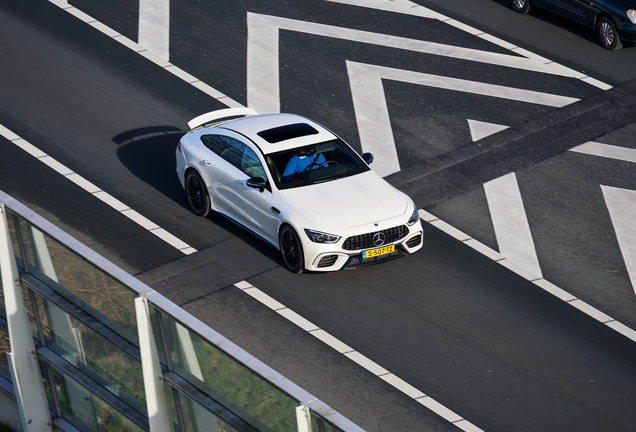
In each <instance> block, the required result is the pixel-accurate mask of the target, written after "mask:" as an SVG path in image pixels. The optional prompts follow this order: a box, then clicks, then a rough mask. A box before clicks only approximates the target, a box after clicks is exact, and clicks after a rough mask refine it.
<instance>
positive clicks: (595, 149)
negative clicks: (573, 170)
mask: <svg viewBox="0 0 636 432" xmlns="http://www.w3.org/2000/svg"><path fill="white" fill-rule="evenodd" d="M570 151H573V152H577V153H584V154H588V155H592V156H600V157H604V158H610V159H618V160H622V161H625V162H632V163H636V150H634V149H631V148H627V147H619V146H615V145H609V144H601V143H597V142H594V141H589V142H586V143H584V144H581V145H579V146H576V147H574V148H571V149H570Z"/></svg>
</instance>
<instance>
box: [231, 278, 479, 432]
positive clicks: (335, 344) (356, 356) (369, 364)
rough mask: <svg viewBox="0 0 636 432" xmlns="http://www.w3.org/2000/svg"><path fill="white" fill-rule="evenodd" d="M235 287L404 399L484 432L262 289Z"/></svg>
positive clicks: (460, 425)
mask: <svg viewBox="0 0 636 432" xmlns="http://www.w3.org/2000/svg"><path fill="white" fill-rule="evenodd" d="M234 286H235V287H237V288H238V289H240V290H241V291H243V292H244V293H246V294H249V295H250V296H251V297H252V298H254V299H255V300H258V301H259V302H260V303H261V304H263V305H264V306H266V307H268V308H270V309H272V310H273V311H275V312H277V313H279V314H280V315H281V316H283V317H285V318H287V319H288V320H289V321H291V322H292V323H294V324H296V325H297V326H299V327H300V328H302V329H303V330H305V331H307V333H309V334H310V335H312V336H314V337H316V338H318V339H320V340H321V341H323V342H324V343H325V344H327V345H329V346H330V347H331V348H333V349H334V350H336V351H338V352H339V353H341V354H343V355H345V356H346V357H348V358H349V359H350V360H352V361H354V362H355V363H357V364H358V365H360V366H361V367H363V368H364V369H366V370H368V371H369V372H371V373H372V374H373V375H375V376H377V377H379V378H381V379H383V380H384V381H386V382H387V383H389V384H390V385H391V386H393V387H394V388H396V389H397V390H399V391H401V392H402V393H404V394H405V395H407V396H409V397H411V398H412V399H414V400H416V401H417V402H419V403H420V404H422V405H423V406H425V407H427V408H428V409H430V410H431V411H433V412H434V413H436V414H438V415H439V416H441V417H442V418H444V419H446V420H447V421H449V422H451V423H453V424H454V425H455V426H457V427H458V428H460V429H462V430H464V431H466V432H483V431H482V430H481V429H479V428H478V427H477V426H475V425H473V424H472V423H470V422H469V421H468V420H466V419H464V418H462V417H461V416H459V415H458V414H456V413H455V412H453V411H451V410H450V409H448V408H446V407H445V406H444V405H442V404H440V403H439V402H437V401H436V400H434V399H433V398H431V397H430V396H427V395H426V394H424V393H423V392H421V391H420V390H418V389H416V388H415V387H413V386H412V385H410V384H409V383H407V382H406V381H404V380H402V379H401V378H399V377H397V376H396V375H394V374H392V373H391V372H389V371H388V370H386V369H385V368H383V367H382V366H380V365H379V364H377V363H375V362H374V361H373V360H371V359H369V358H368V357H366V356H364V355H363V354H360V353H359V352H357V351H355V350H354V349H353V348H351V347H350V346H348V345H347V344H345V343H344V342H342V341H340V340H339V339H337V338H335V337H334V336H332V335H331V334H329V333H327V332H326V331H324V330H322V329H321V328H319V327H318V326H316V325H315V324H313V323H312V322H310V321H308V320H307V319H305V318H303V317H302V316H300V315H298V314H297V313H296V312H294V311H292V310H291V309H289V308H288V307H286V306H284V305H283V304H282V303H280V302H279V301H278V300H275V299H273V298H272V297H271V296H269V295H267V294H266V293H264V292H263V291H261V290H260V289H258V288H256V287H254V286H253V285H252V284H250V283H249V282H247V281H240V282H237V283H235V284H234Z"/></svg>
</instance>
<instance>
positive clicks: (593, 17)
mask: <svg viewBox="0 0 636 432" xmlns="http://www.w3.org/2000/svg"><path fill="white" fill-rule="evenodd" d="M511 1H512V7H513V8H514V10H516V11H517V12H519V13H522V14H525V13H528V12H530V11H532V8H533V7H534V6H536V7H539V8H541V9H545V10H547V11H550V12H552V13H555V14H557V15H560V16H562V17H564V18H567V19H569V20H572V21H574V22H577V23H579V24H583V25H584V26H587V27H590V28H592V29H594V31H595V32H596V37H597V38H598V41H599V43H600V44H601V46H602V47H603V48H606V49H608V50H617V49H619V48H621V47H622V46H623V42H630V43H636V1H635V0H511Z"/></svg>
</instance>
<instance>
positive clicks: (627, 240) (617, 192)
mask: <svg viewBox="0 0 636 432" xmlns="http://www.w3.org/2000/svg"><path fill="white" fill-rule="evenodd" d="M601 190H602V191H603V198H605V204H606V205H607V209H608V210H609V214H610V218H611V219H612V225H613V226H614V231H615V232H616V239H617V240H618V246H619V247H620V249H621V254H622V255H623V261H625V267H626V268H627V274H628V275H629V279H630V281H631V282H632V288H633V289H634V294H636V191H633V190H629V189H621V188H617V187H610V186H604V185H601Z"/></svg>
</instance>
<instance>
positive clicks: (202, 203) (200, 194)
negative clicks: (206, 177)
mask: <svg viewBox="0 0 636 432" xmlns="http://www.w3.org/2000/svg"><path fill="white" fill-rule="evenodd" d="M185 190H186V196H187V198H188V204H190V209H191V210H192V213H194V214H195V215H197V216H200V217H206V216H207V215H208V214H209V213H210V195H208V188H207V186H206V185H205V182H204V181H203V179H202V178H201V176H200V175H199V173H198V172H196V171H195V170H190V171H188V173H187V174H186V178H185Z"/></svg>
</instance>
